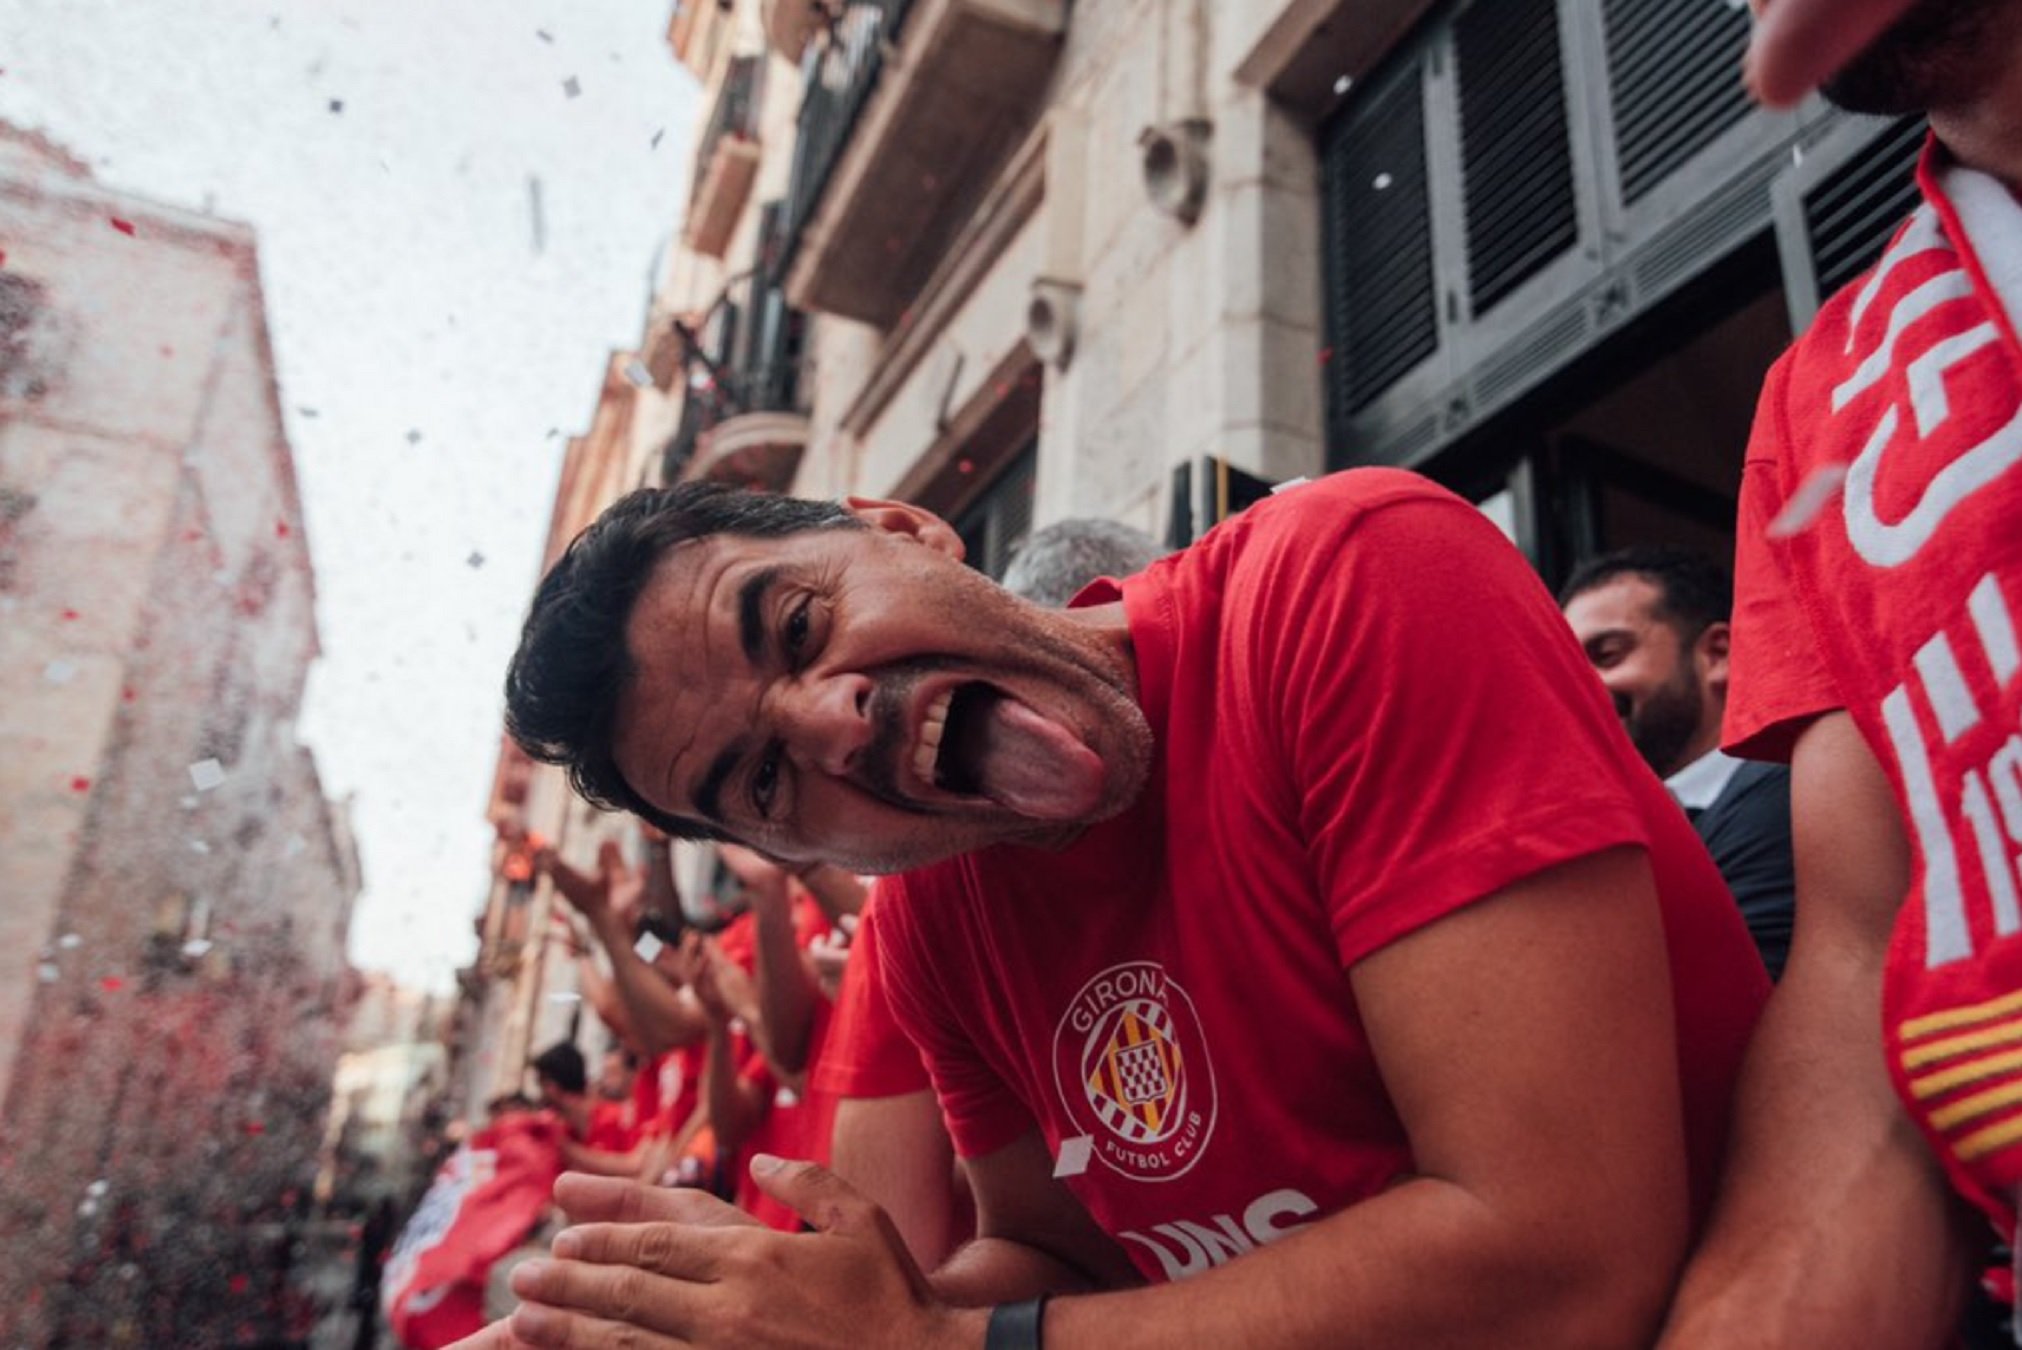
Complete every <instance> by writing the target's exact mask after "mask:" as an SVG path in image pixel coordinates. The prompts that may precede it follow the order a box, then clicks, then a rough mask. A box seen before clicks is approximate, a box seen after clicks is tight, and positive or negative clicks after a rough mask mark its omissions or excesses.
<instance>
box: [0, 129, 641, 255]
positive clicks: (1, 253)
mask: <svg viewBox="0 0 2022 1350" xmlns="http://www.w3.org/2000/svg"><path fill="white" fill-rule="evenodd" d="M666 134H667V128H665V127H661V128H660V129H659V130H658V131H656V132H654V133H653V140H652V142H651V146H652V148H653V149H655V150H658V149H659V148H660V138H661V137H662V136H665V135H666ZM6 260H7V255H6V254H4V253H0V262H5V261H6Z"/></svg>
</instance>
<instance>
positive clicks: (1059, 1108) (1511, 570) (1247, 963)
mask: <svg viewBox="0 0 2022 1350" xmlns="http://www.w3.org/2000/svg"><path fill="white" fill-rule="evenodd" d="M1118 592H1119V588H1118V587H1116V586H1115V585H1113V584H1112V585H1108V586H1105V587H1101V588H1097V590H1096V591H1095V592H1094V593H1084V596H1083V597H1082V599H1083V600H1084V601H1095V602H1101V601H1104V600H1108V599H1113V598H1114V597H1115V596H1116V595H1117V594H1118ZM1120 594H1121V597H1122V599H1123V602H1124V606H1125V614H1126V616H1127V618H1128V622H1129V626H1130V638H1131V641H1132V643H1133V645H1134V648H1135V651H1136V660H1137V675H1138V679H1139V702H1140V703H1141V705H1142V706H1143V709H1144V712H1145V715H1146V717H1147V718H1148V719H1149V721H1150V723H1151V726H1152V729H1153V731H1154V733H1155V734H1156V735H1157V737H1158V744H1159V751H1160V753H1159V755H1158V756H1157V758H1156V760H1155V763H1154V766H1153V769H1152V776H1151V779H1150V781H1149V783H1148V784H1147V786H1146V788H1145V791H1144V793H1143V794H1142V795H1141V796H1140V797H1139V799H1138V800H1137V802H1136V803H1135V804H1133V805H1132V806H1131V807H1130V808H1129V809H1127V810H1126V811H1125V812H1124V813H1123V814H1121V815H1119V816H1117V817H1115V818H1114V819H1112V820H1109V821H1106V822H1103V823H1102V824H1099V825H1097V826H1095V827H1093V828H1092V829H1090V830H1089V831H1088V832H1087V833H1086V834H1085V835H1083V836H1082V838H1081V839H1080V840H1079V841H1077V842H1076V843H1075V844H1074V845H1073V846H1072V847H1070V848H1068V849H1066V850H1064V851H1061V852H1056V853H1049V852H1042V851H1038V850H1033V849H1026V848H1019V847H1013V846H1008V845H1007V846H999V847H996V848H992V849H988V850H985V851H982V852H980V853H977V854H972V855H968V856H963V857H958V858H954V859H950V860H948V861H946V862H944V863H940V864H937V865H935V866H933V867H930V868H926V869H922V870H920V871H917V872H913V873H909V874H907V875H905V876H904V877H902V878H898V879H896V880H895V881H894V882H893V883H892V884H891V885H890V887H889V888H888V891H887V895H888V897H889V899H888V900H887V901H886V903H885V908H884V910H883V911H882V913H881V915H880V919H881V922H882V925H883V934H882V936H883V939H884V957H885V960H884V973H885V976H886V984H887V987H888V989H889V991H890V993H891V998H892V1005H893V1007H894V1009H895V1010H896V1011H897V1013H898V1015H899V1019H900V1021H901V1023H902V1024H904V1026H905V1028H906V1030H907V1032H908V1034H910V1035H911V1036H912V1037H913V1039H914V1040H915V1041H916V1042H917V1043H919V1045H920V1046H921V1048H922V1050H923V1051H924V1052H925V1054H926V1057H927V1062H928V1066H929V1068H930V1069H931V1070H932V1073H933V1078H934V1085H935V1089H936V1091H937V1092H938V1094H939V1096H940V1098H941V1102H942V1107H943V1110H944V1112H945V1114H946V1116H947V1119H948V1125H949V1130H950V1133H951V1134H952V1135H953V1137H954V1140H955V1144H956V1148H957V1149H958V1151H960V1152H961V1153H962V1154H963V1156H965V1157H975V1156H977V1155H981V1154H987V1153H990V1152H992V1151H994V1150H996V1149H999V1148H1002V1147H1004V1146H1005V1145H1007V1144H1009V1143H1011V1142H1012V1141H1013V1140H1014V1139H1017V1138H1018V1137H1020V1136H1021V1135H1023V1134H1025V1133H1026V1132H1028V1131H1030V1130H1032V1129H1033V1128H1034V1127H1035V1126H1036V1127H1037V1128H1038V1129H1039V1130H1040V1131H1041V1132H1042V1133H1043V1135H1044V1138H1045V1142H1046V1145H1047V1148H1048V1151H1049V1152H1050V1153H1052V1154H1053V1156H1054V1157H1055V1159H1056V1163H1057V1165H1058V1168H1059V1170H1060V1172H1061V1173H1062V1174H1063V1175H1065V1176H1066V1177H1067V1181H1066V1184H1067V1185H1068V1186H1069V1187H1070V1188H1071V1189H1072V1191H1073V1192H1074V1194H1075V1195H1076V1196H1077V1197H1078V1198H1079V1199H1080V1200H1081V1202H1082V1203H1083V1204H1084V1205H1085V1206H1086V1207H1087V1209H1088V1211H1089V1212H1090V1214H1092V1215H1093V1216H1094V1218H1095V1220H1096V1221H1097V1222H1098V1223H1099V1224H1100V1225H1101V1226H1102V1228H1103V1229H1105V1230H1106V1231H1107V1232H1109V1233H1110V1234H1112V1235H1113V1236H1115V1237H1116V1238H1118V1239H1119V1240H1120V1243H1121V1245H1122V1246H1123V1247H1124V1249H1125V1250H1127V1251H1129V1252H1130V1254H1131V1256H1132V1258H1133V1259H1134V1260H1135V1261H1136V1263H1137V1265H1138V1268H1139V1269H1140V1270H1142V1271H1143V1272H1144V1273H1145V1274H1146V1275H1147V1276H1149V1277H1151V1278H1154V1279H1161V1278H1169V1277H1176V1276H1179V1275H1184V1274H1189V1273H1192V1272H1194V1271H1198V1270H1201V1269H1205V1268H1206V1267H1207V1266H1209V1265H1214V1264H1220V1263H1221V1262H1222V1261H1224V1260H1227V1259H1229V1258H1230V1257H1232V1256H1234V1255H1237V1254H1239V1253H1241V1252H1243V1251H1247V1250H1249V1249H1250V1248H1251V1247H1252V1246H1254V1245H1257V1244H1261V1243H1263V1242H1267V1241H1270V1240H1272V1239H1274V1238H1276V1237H1278V1236H1281V1235H1282V1234H1283V1233H1284V1232H1285V1231H1286V1230H1287V1229H1289V1228H1293V1227H1296V1226H1298V1225H1300V1224H1301V1223H1304V1222H1309V1221H1311V1220H1313V1219H1315V1218H1318V1217H1319V1216H1321V1215H1324V1214H1328V1213H1332V1212H1334V1211H1337V1210H1340V1209H1343V1208H1345V1207H1347V1206H1349V1205H1351V1204H1353V1203H1355V1202H1356V1201H1358V1200H1361V1199H1364V1198H1366V1197H1368V1196H1371V1195H1374V1194H1376V1193H1377V1192H1378V1191H1380V1190H1381V1189H1382V1188H1383V1187H1384V1186H1385V1185H1386V1184H1388V1183H1390V1182H1391V1181H1393V1180H1394V1179H1396V1178H1397V1177H1398V1176H1399V1175H1400V1174H1402V1173H1405V1172H1407V1171H1409V1170H1410V1169H1411V1167H1412V1157H1411V1150H1410V1142H1409V1140H1408V1139H1407V1138H1406V1136H1405V1132H1404V1129H1403V1126H1402V1124H1401V1123H1400V1122H1399V1120H1398V1118H1397V1114H1396V1112H1395V1110H1394V1108H1393V1106H1392V1103H1391V1101H1390V1098H1389V1096H1388V1094H1387V1093H1386V1092H1385V1090H1384V1085H1383V1080H1382V1075H1381V1072H1380V1068H1379V1065H1378V1064H1377V1062H1376V1059H1375V1056H1374V1054H1373V1052H1372V1050H1371V1047H1370V1045H1369V1042H1368V1039H1367V1037H1366V1036H1365V1035H1364V1033H1363V1030H1362V1025H1361V1020H1360V1017H1359V1014H1358V1011H1357V1008H1356V1004H1355V998H1354V992H1353V989H1352V987H1351V985H1350V984H1349V981H1348V980H1347V978H1346V976H1345V975H1344V972H1345V971H1346V970H1347V969H1348V968H1349V967H1352V966H1353V965H1354V964H1355V963H1356V962H1358V961H1360V960H1361V959H1362V958H1363V957H1365V956H1368V955H1370V954H1371V953H1373V952H1375V951H1377V950H1379V949H1380V948H1382V947H1383V946H1385V945H1386V944H1387V943H1390V942H1392V941H1394V940H1396V939H1397V938H1400V937H1402V936H1404V935H1406V934H1409V933H1411V932H1413V931H1414V930H1416V929H1418V928H1421V927H1423V926H1424V925H1426V924H1429V923H1433V922H1435V921H1437V920H1438V919H1440V918H1441V917H1442V916H1445V915H1447V914H1450V913H1452V912H1453V911H1455V910H1458V909H1460V908H1461V907H1463V906H1466V905H1469V904H1471V903H1473V902H1475V901H1476V900H1480V899H1484V898H1486V897H1488V896H1490V895H1492V894H1494V893H1496V892H1497V891H1499V890H1502V889H1503V888H1505V887H1508V886H1510V885H1511V884H1513V883H1515V882H1517V881H1520V880H1522V879H1524V878H1525V877H1528V876H1531V875H1533V874H1535V873H1537V872H1539V871H1540V870H1543V869H1545V868H1547V867H1550V866H1552V865H1554V864H1557V863H1562V862H1567V861H1570V860H1573V859H1576V858H1580V857H1583V856H1586V855H1590V854H1593V853H1595V852H1598V851H1600V850H1603V849H1607V848H1611V847H1614V846H1618V845H1632V846H1637V847H1642V848H1645V849H1647V850H1648V851H1649V853H1650V855H1651V858H1652V865H1653V870H1654V872H1655V875H1656V878H1657V883H1658V889H1659V892H1660V898H1661V906H1662V913H1663V921H1664V929H1665V936H1666V939H1667V943H1668V947H1669V952H1670V960H1671V974H1672V989H1673V1000H1674V1004H1675V1009H1676V1017H1675V1021H1676V1026H1677V1035H1678V1054H1679V1059H1680V1068H1681V1082H1682V1085H1683V1090H1684V1103H1685V1110H1686V1115H1687V1120H1686V1122H1685V1123H1686V1134H1687V1139H1688V1144H1689V1147H1690V1175H1691V1183H1692V1192H1693V1197H1694V1202H1695V1211H1694V1212H1695V1214H1701V1215H1703V1213H1704V1212H1705V1208H1706V1205H1707V1202H1708V1200H1709V1199H1710V1195H1711V1189H1712V1183H1713V1179H1714V1176H1715V1174H1716V1171H1717V1166H1718V1162H1719V1158H1720V1154H1721V1150H1722V1145H1723V1142H1724V1139H1725V1134H1726V1118H1727V1112H1728V1105H1729V1101H1730V1097H1731V1095H1732V1087H1733V1082H1734V1078H1735V1075H1736V1072H1737V1070H1738V1068H1739V1065H1740V1061H1741V1056H1742V1053H1743V1049H1744V1047H1745V1043H1746V1041H1747V1038H1748V1035H1749V1032H1750V1030H1751V1028H1752V1027H1753V1026H1754V1023H1755V1019H1756V1016H1757V1014H1758V1012H1759V1011H1760V1008H1761V1005H1762V1003H1763V1001H1764V999H1765V998H1766V997H1767V995H1768V989H1769V983H1768V977H1767V976H1766V975H1765V974H1764V972H1763V969H1762V962H1761V961H1760V959H1759V958H1758V957H1757V956H1756V955H1755V950H1754V948H1753V946H1752V945H1751V944H1750V942H1749V938H1748V933H1747V931H1746V929H1745V928H1744V926H1743V924H1742V922H1741V918H1740V915H1739V914H1738V912H1737V911H1736V910H1735V908H1734V905H1733V902H1732V901H1731V900H1730V899H1729V898H1728V896H1727V894H1726V892H1725V889H1724V888H1723V886H1722V885H1721V881H1720V876H1719V873H1718V872H1716V871H1715V870H1714V867H1713V864H1712V861H1711V859H1709V858H1708V857H1707V854H1706V850H1705V848H1704V847H1703V846H1702V845H1701V844H1700V843H1699V840H1698V838H1697V837H1696V836H1695V835H1694V834H1693V832H1692V828H1691V826H1690V824H1688V823H1687V821H1686V820H1685V817H1684V816H1683V815H1682V814H1681V813H1680V812H1679V810H1678V808H1677V806H1676V804H1675V803H1674V802H1672V800H1671V799H1670V798H1669V797H1668V796H1667V795H1666V794H1665V792H1664V789H1663V787H1662V785H1661V784H1659V783H1658V781H1657V779H1656V778H1655V777H1654V776H1652V775H1651V773H1650V771H1649V769H1648V768H1647V767H1646V766H1645V765H1644V764H1643V762H1642V761H1641V759H1640V758H1639V757H1638V756H1637V754H1636V752H1635V750H1634V749H1633V748H1632V747H1631V746H1630V744H1629V741H1628V738H1627V737H1626V736H1625V735H1624V734H1623V731H1622V728H1621V725H1620V723H1619V721H1618V720H1617V718H1616V716H1615V713H1614V710H1613V707H1612V706H1611V704H1610V702H1609V700H1608V698H1607V695H1606V694H1605V692H1604V691H1603V690H1602V688H1601V686H1600V684H1599V683H1598V682H1597V681H1596V680H1595V679H1594V675H1593V671H1592V670H1591V669H1590V668H1589V667H1588V665H1587V663H1586V660H1585V658H1584V656H1583V655H1582V653H1581V651H1580V647H1579V644H1578V643H1577V642H1576V641H1575V640H1574V639H1573V637H1572V634H1571V632H1570V631H1569V630H1568V629H1567V627H1566V624H1565V621H1564V619H1563V618H1561V617H1560V615H1559V611H1558V608H1557V606H1556V605H1554V604H1553V602H1552V599H1551V597H1550V596H1549V595H1548V594H1547V593H1546V591H1545V589H1544V587H1543V586H1542V585H1541V584H1540V583H1539V581H1538V578H1537V577H1536V576H1535V575H1534V574H1533V573H1532V572H1531V570H1530V569H1529V567H1528V566H1527V565H1526V564H1525V562H1524V560H1523V558H1522V557H1521V556H1520V555H1519V554H1518V553H1517V552H1516V550H1515V549H1513V548H1511V547H1510V546H1509V544H1508V543H1507V542H1506V541H1505V540H1504V539H1503V537H1502V536H1501V534H1500V533H1498V532H1497V530H1496V529H1495V527H1494V526H1493V525H1492V524H1490V523H1489V522H1488V521H1487V519H1486V518H1484V517H1483V516H1482V515H1481V514H1480V513H1479V512H1477V511H1476V510H1474V508H1472V507H1470V506H1469V505H1467V503H1465V502H1463V501H1461V500H1460V499H1459V498H1457V497H1454V496H1452V495H1451V494H1449V493H1446V492H1444V491H1442V490H1440V489H1438V488H1436V487H1434V486H1432V485H1431V484H1429V483H1427V482H1426V481H1425V480H1423V479H1421V478H1418V477H1416V476H1414V475H1411V474H1406V473H1401V472H1397V471H1394V470H1358V471H1354V472H1350V473H1343V474H1337V475H1334V476H1332V477H1329V478H1326V479H1322V480H1320V481H1318V482H1315V483H1312V484H1309V485H1306V486H1302V487H1299V488H1297V489H1296V490H1293V491H1289V492H1284V493H1281V494H1279V495H1277V496H1275V497H1273V498H1271V499H1269V500H1267V501H1265V502H1261V503H1259V504H1258V505H1256V506H1253V507H1251V508H1250V509H1249V510H1248V511H1246V512H1244V513H1243V514H1242V515H1240V516H1237V517H1236V518H1235V519H1234V520H1232V521H1230V522H1228V523H1226V524H1224V525H1222V526H1220V527H1218V528H1217V529H1215V530H1214V531H1213V532H1211V533H1210V534H1209V535H1207V536H1206V537H1205V538H1204V539H1203V540H1201V542H1200V543H1198V544H1196V545H1195V546H1194V547H1193V548H1192V549H1189V550H1188V551H1187V552H1185V553H1183V554H1179V555H1176V556H1175V557H1173V558H1169V559H1167V560H1165V561H1163V562H1161V563H1158V564H1156V565H1154V566H1153V567H1152V568H1150V569H1149V570H1148V571H1146V572H1144V573H1142V574H1141V575H1139V576H1138V577H1135V578H1132V579H1131V580H1129V581H1126V582H1124V583H1122V585H1121V587H1120ZM1566 977H1567V978H1568V979H1578V978H1580V972H1578V971H1568V972H1566ZM1428 997H1437V994H1436V993H1433V992H1430V991H1429V992H1428ZM1070 1141H1072V1142H1071V1145H1070ZM1077 1164H1080V1165H1081V1167H1082V1170H1080V1171H1079V1172H1078V1174H1077V1173H1076V1172H1075V1168H1076V1165H1077ZM1146 1183H1152V1184H1146Z"/></svg>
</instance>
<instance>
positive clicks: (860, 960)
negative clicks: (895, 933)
mask: <svg viewBox="0 0 2022 1350" xmlns="http://www.w3.org/2000/svg"><path fill="white" fill-rule="evenodd" d="M879 908H880V905H879V900H878V889H877V887H873V888H872V890H871V895H870V898H869V899H868V900H866V901H865V902H864V907H863V912H862V913H860V914H858V915H857V931H856V936H855V937H853V938H851V939H850V959H849V964H847V965H846V966H844V967H843V979H842V989H841V990H840V991H839V992H838V993H837V995H836V1007H835V1025H834V1026H832V1027H831V1028H830V1029H829V1034H828V1044H827V1046H826V1047H825V1048H824V1050H823V1052H822V1057H821V1065H820V1067H819V1069H818V1070H817V1072H816V1074H815V1087H816V1088H817V1090H819V1091H822V1092H826V1093H828V1094H829V1095H830V1096H832V1097H836V1098H843V1097H898V1096H902V1095H904V1094H906V1093H909V1092H925V1091H926V1090H927V1089H928V1088H929V1087H931V1086H933V1083H932V1080H930V1079H929V1078H928V1077H927V1066H926V1063H925V1062H924V1061H922V1060H921V1058H920V1051H919V1048H918V1047H917V1046H915V1045H914V1044H913V1043H912V1042H911V1041H910V1040H908V1039H906V1033H905V1031H904V1030H903V1029H902V1028H901V1027H900V1026H899V1022H898V1018H897V1017H895V1016H893V1014H892V1004H891V999H890V998H889V996H887V994H886V993H885V981H884V974H883V972H882V971H881V970H880V968H879V966H880V962H881V957H880V955H879V951H878V910H879Z"/></svg>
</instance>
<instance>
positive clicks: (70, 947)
mask: <svg viewBox="0 0 2022 1350" xmlns="http://www.w3.org/2000/svg"><path fill="white" fill-rule="evenodd" d="M56 945H57V946H59V947H61V948H63V950H65V951H67V952H74V951H76V950H77V949H78V948H79V947H82V946H83V945H84V939H83V938H81V937H79V936H78V935H77V934H75V933H65V934H64V935H63V936H62V937H60V938H58V939H56Z"/></svg>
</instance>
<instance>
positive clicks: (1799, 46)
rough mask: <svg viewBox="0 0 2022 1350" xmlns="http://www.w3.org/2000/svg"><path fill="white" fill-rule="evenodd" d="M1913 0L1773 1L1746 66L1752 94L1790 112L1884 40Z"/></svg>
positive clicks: (1765, 6) (1766, 9) (1753, 39)
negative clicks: (1872, 44) (1865, 50)
mask: <svg viewBox="0 0 2022 1350" xmlns="http://www.w3.org/2000/svg"><path fill="white" fill-rule="evenodd" d="M1912 2H1913V0H1767V3H1765V4H1762V5H1760V6H1759V8H1760V9H1761V11H1762V12H1761V16H1760V18H1759V19H1758V20H1757V22H1756V25H1755V31H1754V33H1753V34H1752V36H1751V37H1750V39H1749V43H1748V57H1747V60H1746V62H1745V63H1744V65H1743V70H1744V76H1745V78H1746V80H1747V82H1748V88H1749V91H1750V92H1751V93H1753V94H1754V95H1755V97H1756V98H1757V99H1759V100H1761V101H1762V102H1763V103H1766V104H1768V105H1769V106H1770V107H1772V108H1787V107H1789V106H1791V105H1792V104H1794V103H1796V102H1798V101H1799V100H1800V99H1802V98H1803V97H1804V96H1805V95H1806V94H1809V93H1810V92H1811V91H1812V90H1814V89H1816V88H1818V86H1819V85H1821V84H1823V83H1824V82H1825V81H1826V80H1828V79H1830V78H1831V77H1832V76H1833V75H1834V74H1836V73H1838V71H1839V70H1840V68H1841V67H1843V66H1845V65H1846V64H1847V62H1848V61H1850V60H1852V59H1853V57H1854V56H1855V55H1856V54H1858V53H1859V52H1860V51H1861V50H1862V49H1863V48H1865V47H1866V46H1867V45H1868V44H1869V43H1870V42H1873V41H1874V40H1875V38H1876V37H1878V36H1880V34H1881V33H1882V31H1883V30H1884V29H1886V28H1887V27H1888V26H1889V25H1890V24H1891V23H1893V22H1894V21H1895V20H1896V19H1898V18H1900V17H1901V16H1902V15H1903V13H1904V11H1906V10H1908V9H1909V7H1910V5H1911V3H1912Z"/></svg>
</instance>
